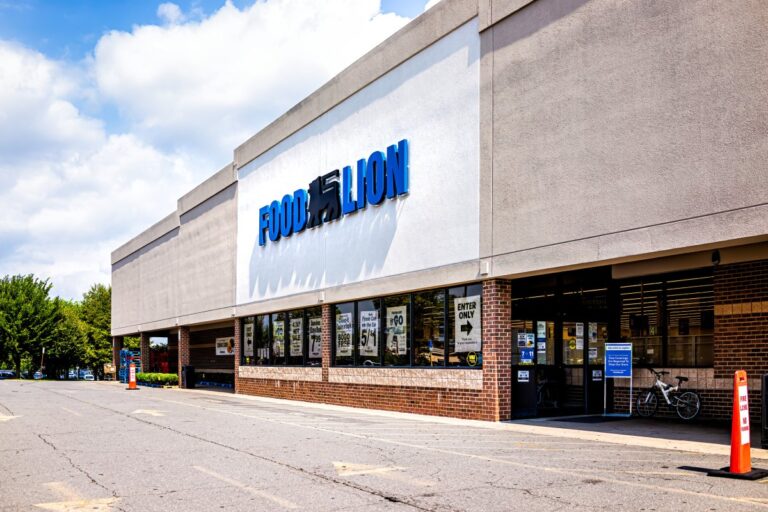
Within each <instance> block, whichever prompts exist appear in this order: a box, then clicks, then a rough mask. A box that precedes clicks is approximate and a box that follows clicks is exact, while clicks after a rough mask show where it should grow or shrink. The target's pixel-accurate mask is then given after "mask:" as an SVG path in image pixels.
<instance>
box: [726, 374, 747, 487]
mask: <svg viewBox="0 0 768 512" xmlns="http://www.w3.org/2000/svg"><path fill="white" fill-rule="evenodd" d="M749 435H750V432H749V393H748V392H747V372H745V371H744V370H739V371H737V372H736V373H735V374H734V375H733V416H732V417H731V466H730V471H731V473H739V474H742V473H749V472H750V471H752V456H751V453H750V448H751V446H750V442H749Z"/></svg>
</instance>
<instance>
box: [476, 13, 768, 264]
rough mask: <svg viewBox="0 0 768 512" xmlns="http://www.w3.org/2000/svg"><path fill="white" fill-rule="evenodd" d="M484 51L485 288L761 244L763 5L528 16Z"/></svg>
mask: <svg viewBox="0 0 768 512" xmlns="http://www.w3.org/2000/svg"><path fill="white" fill-rule="evenodd" d="M492 3H495V2H492ZM483 39H484V50H485V51H486V55H485V57H488V55H489V53H488V52H491V53H490V55H491V57H492V58H485V59H484V60H483V64H484V65H485V69H484V71H485V72H484V75H483V76H484V78H486V79H490V80H491V81H492V83H491V84H490V85H488V84H486V87H487V89H486V90H491V91H492V94H493V95H492V99H491V101H490V102H488V101H486V102H485V103H484V113H486V115H488V116H490V117H489V118H486V121H485V123H484V124H483V127H482V128H483V130H484V133H483V135H482V137H481V138H482V139H483V140H484V141H485V146H484V147H485V148H486V153H485V155H486V156H488V157H489V158H488V159H487V160H484V162H483V166H484V167H483V171H484V172H485V176H486V180H487V187H486V188H485V189H484V190H485V193H486V199H487V200H488V201H489V202H490V204H491V205H492V208H490V209H486V212H485V213H486V215H487V217H488V222H486V223H485V224H484V228H485V229H484V231H483V235H482V241H481V248H482V254H484V255H486V256H494V258H493V272H494V273H495V274H497V275H503V274H515V273H520V272H528V271H534V270H540V269H546V268H554V267H566V266H569V265H578V264H581V263H585V262H595V261H600V260H610V259H620V258H624V257H627V256H632V255H638V254H643V253H652V252H659V251H666V250H672V249H676V248H677V249H679V248H684V247H690V246H696V245H701V244H709V243H713V242H719V241H723V240H730V239H736V238H746V237H750V236H757V235H764V234H765V233H768V222H767V221H766V218H767V217H766V213H768V210H766V208H765V206H764V205H765V204H766V203H768V172H767V171H768V169H766V163H765V162H766V161H768V136H767V135H768V67H766V65H765V63H766V62H768V6H767V5H766V4H765V3H764V2H762V1H760V0H751V1H750V0H736V1H734V2H728V3H726V4H723V3H722V2H718V1H716V0H706V1H705V0H698V1H690V2H645V1H642V0H632V1H621V2H616V1H614V0H590V1H586V0H572V1H560V0H537V1H535V2H532V3H530V4H529V5H527V6H525V7H524V8H522V9H520V10H519V11H517V12H514V13H513V14H512V15H510V16H508V17H506V18H504V19H503V20H501V21H499V22H498V23H497V24H496V25H494V26H492V27H491V28H489V29H488V30H486V31H485V32H483ZM489 68H490V69H489Z"/></svg>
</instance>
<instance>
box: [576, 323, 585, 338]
mask: <svg viewBox="0 0 768 512" xmlns="http://www.w3.org/2000/svg"><path fill="white" fill-rule="evenodd" d="M576 337H577V338H584V324H583V323H581V322H579V323H577V324H576Z"/></svg>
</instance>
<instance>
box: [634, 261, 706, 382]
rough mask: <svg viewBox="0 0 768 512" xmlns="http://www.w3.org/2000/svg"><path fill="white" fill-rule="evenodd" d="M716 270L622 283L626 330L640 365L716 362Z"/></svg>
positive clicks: (704, 364) (700, 365)
mask: <svg viewBox="0 0 768 512" xmlns="http://www.w3.org/2000/svg"><path fill="white" fill-rule="evenodd" d="M713 333H714V288H713V278H712V272H711V271H706V272H704V271H702V272H690V273H686V274H678V275H670V276H663V277H660V276H657V277H654V278H649V279H645V280H642V281H640V282H635V283H630V284H624V285H622V286H621V335H622V339H623V340H624V341H630V342H632V344H633V349H634V354H633V355H634V358H635V361H634V362H635V364H637V365H645V366H654V365H656V366H673V367H674V366H698V367H706V366H712V365H713V361H714V357H713V351H712V344H713Z"/></svg>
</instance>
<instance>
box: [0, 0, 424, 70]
mask: <svg viewBox="0 0 768 512" xmlns="http://www.w3.org/2000/svg"><path fill="white" fill-rule="evenodd" d="M425 1H426V0H382V2H381V10H382V11H383V12H394V13H397V14H399V15H401V16H406V17H409V18H413V17H415V16H417V15H418V14H420V13H421V12H422V11H423V10H424V4H425ZM160 3H162V2H157V1H155V2H148V1H141V0H136V1H127V0H122V1H112V0H101V1H98V0H80V1H77V0H71V1H67V0H58V1H50V0H49V1H45V0H0V37H2V38H4V39H11V40H14V41H18V42H20V43H22V44H24V45H25V46H28V47H30V48H34V49H36V50H38V51H39V52H41V53H43V54H45V55H47V56H48V57H51V58H54V59H73V60H79V59H82V58H83V57H85V56H87V54H88V53H89V52H91V51H92V50H93V46H94V45H95V44H96V42H97V41H98V39H99V37H100V36H101V35H102V34H104V33H105V32H109V31H110V30H121V31H130V30H131V27H133V26H134V25H145V24H151V23H157V22H158V19H157V7H158V5H159V4H160ZM175 3H176V5H178V6H179V7H180V8H181V10H182V11H184V12H194V11H197V12H199V16H201V17H202V16H205V15H210V14H211V13H212V12H215V11H216V10H218V9H219V8H220V7H221V6H222V5H223V3H224V2H223V1H221V0H194V1H191V2H190V1H177V2H175ZM231 3H232V4H234V5H235V6H236V7H239V8H244V7H247V6H249V5H251V4H253V2H252V1H246V0H231Z"/></svg>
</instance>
